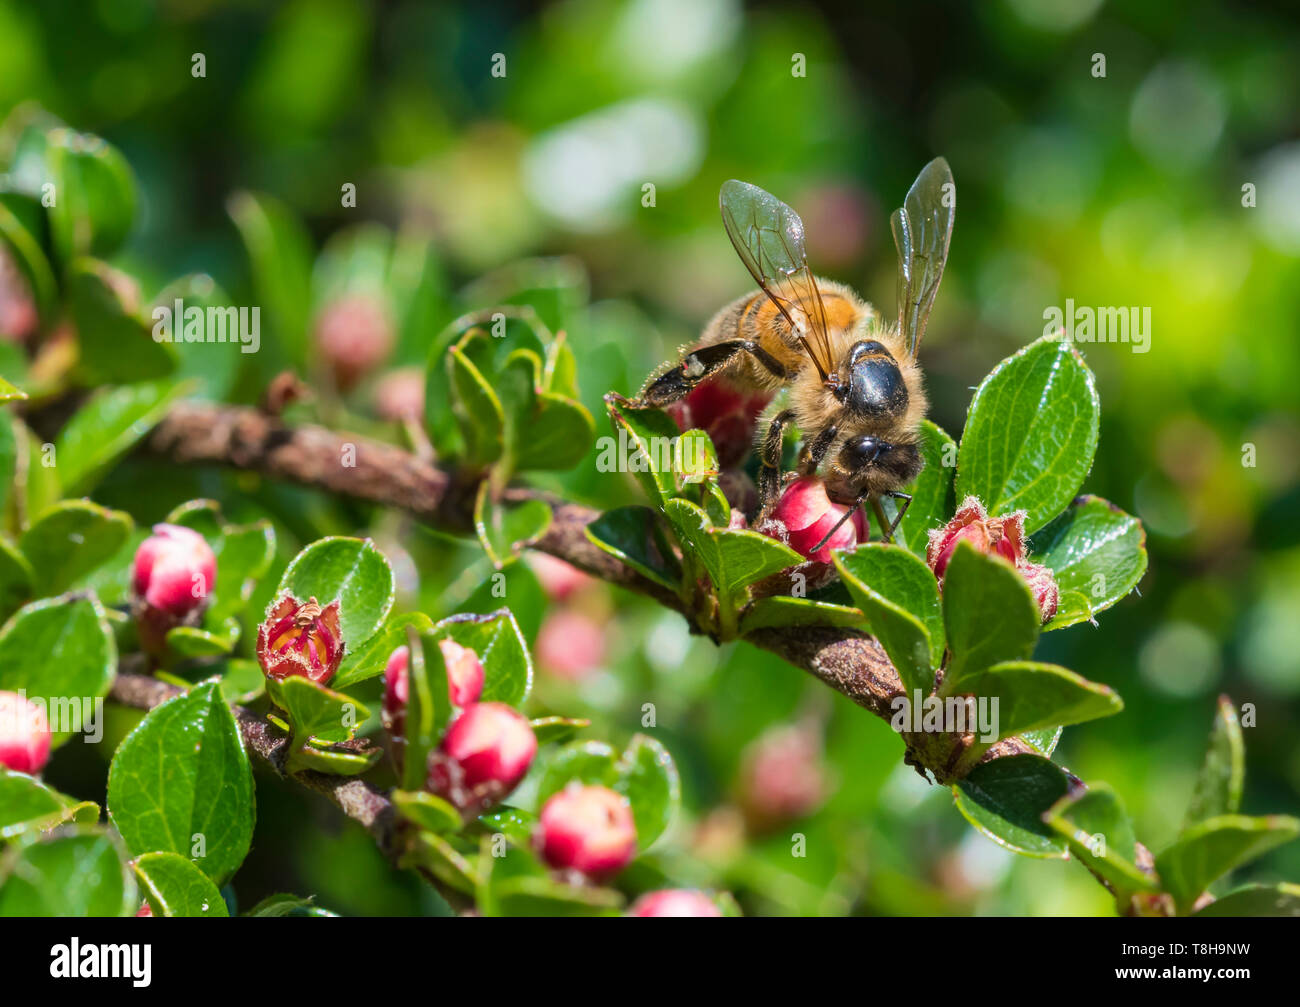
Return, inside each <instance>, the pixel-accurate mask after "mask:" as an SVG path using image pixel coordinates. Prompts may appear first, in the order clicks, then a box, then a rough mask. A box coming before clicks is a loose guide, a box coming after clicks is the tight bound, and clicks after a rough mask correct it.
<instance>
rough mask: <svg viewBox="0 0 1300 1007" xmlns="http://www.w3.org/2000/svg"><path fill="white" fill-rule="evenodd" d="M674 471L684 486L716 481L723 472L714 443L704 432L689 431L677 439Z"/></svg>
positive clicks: (674, 453)
mask: <svg viewBox="0 0 1300 1007" xmlns="http://www.w3.org/2000/svg"><path fill="white" fill-rule="evenodd" d="M673 471H674V472H675V473H676V474H677V476H678V483H679V484H680V485H682V486H693V485H695V484H697V483H703V482H707V481H708V480H710V479H715V478H717V476H718V473H719V471H721V469H720V467H719V465H718V453H717V451H715V450H714V448H713V441H712V440H710V439H709V435H708V434H707V433H705V432H704V431H703V430H687V431H686V432H685V433H683V434H682V435H681V436H680V437H678V438H677V441H676V444H675V446H674V452H673Z"/></svg>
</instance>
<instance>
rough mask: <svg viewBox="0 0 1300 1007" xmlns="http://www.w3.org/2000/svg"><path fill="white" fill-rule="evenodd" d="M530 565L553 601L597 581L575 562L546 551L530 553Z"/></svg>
mask: <svg viewBox="0 0 1300 1007" xmlns="http://www.w3.org/2000/svg"><path fill="white" fill-rule="evenodd" d="M528 565H529V566H530V567H531V568H532V571H533V573H534V574H535V575H536V577H537V580H538V582H539V583H540V584H541V585H542V590H543V591H545V592H546V595H547V597H549V598H551V599H552V600H553V601H564V600H565V599H566V598H568V597H569V596H570V595H571V594H573V593H574V592H576V591H578V590H580V589H582V588H584V587H586V586H587V585H588V584H592V583H594V582H595V580H594V578H592V577H591V576H589V575H587V574H585V573H583V572H582V571H581V570H579V569H578V568H577V567H576V566H574V565H573V564H571V563H566V562H564V560H562V559H556V558H555V557H554V556H548V555H547V554H546V553H544V552H534V553H529V554H528Z"/></svg>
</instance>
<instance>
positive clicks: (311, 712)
mask: <svg viewBox="0 0 1300 1007" xmlns="http://www.w3.org/2000/svg"><path fill="white" fill-rule="evenodd" d="M275 695H276V702H277V704H279V705H281V707H282V708H283V709H284V710H285V712H286V713H288V714H289V721H290V723H291V724H292V725H293V745H294V747H295V748H297V747H299V746H300V745H302V744H303V743H304V742H306V741H307V739H308V738H314V739H315V740H316V741H318V742H322V743H325V744H337V743H338V742H340V741H350V740H351V739H352V736H353V735H354V734H356V731H357V725H359V724H361V723H363V722H364V721H365V720H366V718H368V717H369V716H370V711H369V710H368V709H366V707H364V706H363V705H362V704H361V703H358V702H357V701H356V700H355V699H353V698H352V697H351V696H345V695H344V694H343V693H341V692H335V691H334V690H333V689H327V688H326V687H325V686H323V685H321V684H320V683H319V682H313V681H311V679H308V678H303V677H302V676H301V675H291V676H290V677H288V678H286V679H284V680H283V681H281V682H278V683H277V685H276V694H275Z"/></svg>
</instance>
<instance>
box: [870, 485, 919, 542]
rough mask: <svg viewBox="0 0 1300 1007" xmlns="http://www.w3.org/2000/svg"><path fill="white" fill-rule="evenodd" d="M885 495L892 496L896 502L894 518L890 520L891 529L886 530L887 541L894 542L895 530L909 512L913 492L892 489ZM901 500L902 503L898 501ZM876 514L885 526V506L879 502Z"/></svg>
mask: <svg viewBox="0 0 1300 1007" xmlns="http://www.w3.org/2000/svg"><path fill="white" fill-rule="evenodd" d="M885 496H887V497H892V498H893V499H894V501H895V502H896V509H895V510H894V520H893V521H890V522H889V530H888V531H887V532H885V541H886V542H892V541H894V530H895V529H896V528H897V527H898V523H899V522H900V521H902V520H903V515H904V514H906V513H907V508H908V507H910V506H911V505H912V494H910V493H899V492H898V491H897V490H890V491H888V492H887V493H886V494H885ZM900 500H901V501H902V503H897V501H900ZM876 516H877V517H879V518H880V526H881V527H882V528H883V527H885V523H886V522H885V517H884V508H883V507H881V506H880V505H879V503H877V504H876Z"/></svg>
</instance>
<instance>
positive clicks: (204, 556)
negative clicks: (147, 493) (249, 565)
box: [131, 524, 217, 619]
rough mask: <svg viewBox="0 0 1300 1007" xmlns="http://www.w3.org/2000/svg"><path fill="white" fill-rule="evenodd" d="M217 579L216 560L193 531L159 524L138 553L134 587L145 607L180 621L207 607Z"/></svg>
mask: <svg viewBox="0 0 1300 1007" xmlns="http://www.w3.org/2000/svg"><path fill="white" fill-rule="evenodd" d="M216 579H217V558H216V556H214V555H213V553H212V549H211V548H210V547H209V546H208V543H207V542H206V541H205V540H204V538H203V536H202V535H200V534H199V533H198V532H196V531H194V530H193V529H192V528H183V527H181V526H180V525H175V524H156V525H154V526H153V534H152V535H150V536H149V537H148V538H147V539H145V540H144V541H143V542H142V543H140V548H139V549H137V550H136V553H135V567H134V570H133V573H132V579H131V584H132V587H133V588H134V590H135V594H136V597H137V598H138V599H139V600H141V601H143V602H144V604H145V605H147V606H148V607H150V608H153V609H156V610H157V611H159V612H162V613H165V614H167V615H169V616H172V617H174V618H176V619H180V618H182V617H184V616H186V615H188V614H189V613H190V612H192V611H194V610H195V609H197V608H199V607H200V606H202V605H203V604H205V603H206V602H207V600H208V597H209V595H211V594H212V586H213V584H214V583H215V582H216Z"/></svg>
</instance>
